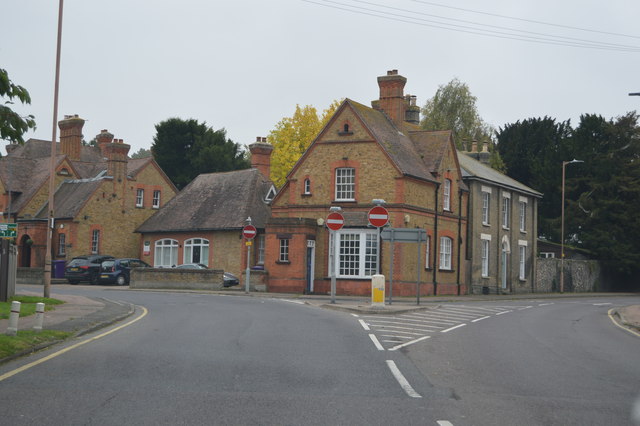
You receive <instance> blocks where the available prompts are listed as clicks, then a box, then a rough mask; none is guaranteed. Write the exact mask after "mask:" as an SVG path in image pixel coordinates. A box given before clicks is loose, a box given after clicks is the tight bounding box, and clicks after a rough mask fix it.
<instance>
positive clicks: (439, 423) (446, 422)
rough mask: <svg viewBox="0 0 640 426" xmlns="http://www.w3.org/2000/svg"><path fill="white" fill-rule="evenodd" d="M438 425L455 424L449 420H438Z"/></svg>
mask: <svg viewBox="0 0 640 426" xmlns="http://www.w3.org/2000/svg"><path fill="white" fill-rule="evenodd" d="M437 423H438V426H453V423H451V422H450V421H448V420H438V421H437Z"/></svg>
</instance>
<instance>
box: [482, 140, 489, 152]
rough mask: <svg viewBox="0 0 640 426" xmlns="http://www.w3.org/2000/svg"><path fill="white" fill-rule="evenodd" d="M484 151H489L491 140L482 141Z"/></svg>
mask: <svg viewBox="0 0 640 426" xmlns="http://www.w3.org/2000/svg"><path fill="white" fill-rule="evenodd" d="M482 152H489V142H483V143H482Z"/></svg>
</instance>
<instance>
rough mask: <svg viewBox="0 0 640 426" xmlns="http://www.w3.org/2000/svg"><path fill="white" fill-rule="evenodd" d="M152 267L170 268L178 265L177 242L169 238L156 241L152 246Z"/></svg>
mask: <svg viewBox="0 0 640 426" xmlns="http://www.w3.org/2000/svg"><path fill="white" fill-rule="evenodd" d="M154 246H155V249H154V254H153V267H154V268H171V267H174V266H176V265H177V264H178V241H177V240H173V239H171V238H165V239H162V240H158V241H156V242H155V244H154Z"/></svg>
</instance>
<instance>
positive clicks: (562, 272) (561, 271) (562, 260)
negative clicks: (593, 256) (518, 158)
mask: <svg viewBox="0 0 640 426" xmlns="http://www.w3.org/2000/svg"><path fill="white" fill-rule="evenodd" d="M573 163H584V161H582V160H576V159H575V158H574V159H573V160H571V161H563V162H562V217H561V219H560V220H561V222H562V224H561V225H560V229H561V231H560V293H564V176H565V167H566V166H567V164H573Z"/></svg>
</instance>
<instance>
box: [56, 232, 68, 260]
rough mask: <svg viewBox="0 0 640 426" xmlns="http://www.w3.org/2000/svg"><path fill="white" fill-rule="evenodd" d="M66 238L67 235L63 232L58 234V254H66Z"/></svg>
mask: <svg viewBox="0 0 640 426" xmlns="http://www.w3.org/2000/svg"><path fill="white" fill-rule="evenodd" d="M66 239H67V236H66V235H65V234H60V235H58V256H64V255H65V254H66V244H65V240H66Z"/></svg>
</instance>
